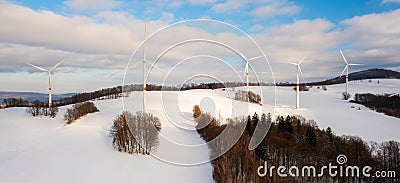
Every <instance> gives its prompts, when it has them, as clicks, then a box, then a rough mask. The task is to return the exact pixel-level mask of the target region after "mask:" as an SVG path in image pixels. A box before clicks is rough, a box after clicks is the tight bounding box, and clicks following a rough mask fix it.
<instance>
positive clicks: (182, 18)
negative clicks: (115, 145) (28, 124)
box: [0, 0, 400, 93]
mask: <svg viewBox="0 0 400 183" xmlns="http://www.w3.org/2000/svg"><path fill="white" fill-rule="evenodd" d="M194 19H196V20H194ZM199 19H201V20H199ZM399 20H400V0H352V1H346V0H336V1H320V0H259V1H252V0H247V1H242V0H175V1H170V0H163V1H161V0H148V1H138V0H97V1H89V0H36V1H27V0H15V1H12V0H9V1H7V0H0V24H1V25H2V26H1V27H0V63H1V64H0V91H35V92H46V91H47V87H48V86H47V85H48V84H47V74H46V73H45V72H42V71H39V70H37V69H35V68H32V67H30V66H28V65H27V64H26V63H31V64H34V65H37V66H40V67H43V68H51V67H53V66H54V65H55V64H56V63H58V62H59V61H60V60H62V59H63V60H64V62H63V63H62V64H61V65H60V66H59V67H58V68H57V69H55V70H54V71H53V73H52V74H53V75H52V81H53V89H54V92H55V93H68V92H83V91H92V90H97V89H100V88H104V87H112V86H116V85H121V84H122V82H123V81H124V82H125V83H142V82H143V81H142V80H143V79H142V78H143V76H142V75H143V70H142V66H141V65H139V64H135V63H138V62H140V61H141V60H142V57H143V55H142V51H143V47H144V44H143V40H144V37H143V35H144V27H145V22H146V25H147V32H146V35H147V37H146V40H147V41H146V59H147V61H148V62H149V63H154V62H156V65H157V66H158V67H159V68H160V69H161V70H164V71H165V72H167V73H168V74H167V75H164V74H163V73H162V72H160V71H157V70H155V69H152V70H151V71H148V73H147V74H148V83H158V84H162V83H165V84H173V85H177V84H184V83H188V82H204V81H244V80H245V78H244V68H245V62H244V60H243V58H247V59H249V58H253V57H258V56H265V57H262V58H261V59H255V60H254V61H250V62H249V63H250V70H251V71H250V72H249V77H250V81H261V82H273V81H276V82H285V81H289V82H294V81H295V79H296V68H295V67H294V66H293V65H289V64H286V63H285V62H298V61H300V60H301V59H303V58H304V62H303V63H302V65H301V69H302V72H303V77H302V79H301V80H302V81H306V82H310V81H318V80H325V79H329V78H332V77H336V76H338V75H340V73H341V72H342V70H343V67H344V62H343V60H342V57H341V55H340V52H339V49H342V50H343V52H344V54H345V56H346V57H347V60H348V61H349V62H351V63H359V64H363V65H362V66H354V67H351V68H350V72H353V71H358V70H363V69H368V68H385V69H393V70H397V71H400V56H399V55H398V52H399V50H400V24H399ZM190 39H207V40H214V42H213V43H211V42H193V43H187V44H186V43H185V44H184V45H182V46H176V47H174V48H173V49H171V50H169V51H168V52H166V53H165V54H164V55H162V56H161V57H160V58H159V60H157V58H158V56H160V54H162V53H163V51H165V50H166V49H168V48H170V47H171V46H172V45H175V44H177V43H179V42H181V41H186V40H190ZM217 42H218V43H221V44H216V43H217ZM229 48H231V49H229ZM232 50H235V51H232ZM239 53H240V54H239ZM240 55H243V57H240ZM156 60H157V61H156ZM127 65H129V70H128V71H127V75H126V77H125V80H124V74H119V75H114V76H112V75H113V73H115V72H118V71H120V70H122V69H125V68H126V67H127Z"/></svg>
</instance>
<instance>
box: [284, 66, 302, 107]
mask: <svg viewBox="0 0 400 183" xmlns="http://www.w3.org/2000/svg"><path fill="white" fill-rule="evenodd" d="M303 61H304V58H303V59H302V60H301V61H300V62H298V63H293V62H287V63H288V64H292V65H295V66H296V67H297V73H296V109H299V108H300V83H299V73H300V74H301V76H302V77H303V72H301V67H300V64H301V63H303ZM303 78H304V77H303Z"/></svg>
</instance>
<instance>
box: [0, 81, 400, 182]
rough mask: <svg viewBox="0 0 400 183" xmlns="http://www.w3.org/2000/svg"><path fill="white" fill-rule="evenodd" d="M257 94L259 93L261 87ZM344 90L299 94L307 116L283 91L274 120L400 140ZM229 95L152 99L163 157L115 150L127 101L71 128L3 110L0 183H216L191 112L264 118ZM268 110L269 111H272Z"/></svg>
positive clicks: (103, 105) (393, 123)
mask: <svg viewBox="0 0 400 183" xmlns="http://www.w3.org/2000/svg"><path fill="white" fill-rule="evenodd" d="M399 85H400V80H380V84H379V85H378V84H377V81H376V80H372V82H371V83H369V82H368V81H363V82H359V81H355V82H351V83H350V93H351V94H353V95H354V93H356V92H357V93H366V92H370V93H393V92H398V91H399V90H400V88H398V86H399ZM251 89H252V90H254V91H255V92H258V90H257V89H256V87H252V88H251ZM268 91H272V90H271V89H269V90H268ZM343 91H344V85H343V84H341V85H333V86H328V90H327V91H323V90H321V89H317V88H316V87H314V88H312V89H311V90H310V91H309V92H302V93H301V94H300V97H301V98H300V107H301V108H302V109H300V110H295V109H293V107H294V105H295V91H294V90H293V88H292V87H277V89H276V94H277V96H276V99H277V101H276V105H277V107H276V110H275V112H276V113H275V115H277V114H280V115H286V114H301V115H303V116H305V117H306V118H307V119H314V120H316V121H317V123H318V125H319V126H320V127H321V128H327V127H328V126H330V127H331V128H332V129H333V131H334V132H335V133H336V134H338V135H343V134H346V135H357V136H360V137H362V138H363V139H364V140H367V141H368V140H374V141H378V142H381V141H387V140H397V141H400V135H399V134H398V132H399V131H400V119H398V118H394V117H389V116H386V115H383V114H380V113H376V112H374V111H371V110H370V109H368V108H366V107H363V106H360V105H357V104H352V103H349V102H346V101H343V100H341V93H342V92H343ZM228 93H229V92H226V91H223V90H222V89H219V90H189V91H183V92H163V93H161V92H159V91H154V92H148V96H147V99H148V103H147V107H148V111H149V112H151V113H153V114H155V115H156V116H158V117H159V118H160V120H161V122H162V130H161V135H160V145H159V148H158V150H157V152H156V153H155V156H157V157H158V158H154V157H151V156H138V155H130V154H124V153H119V152H117V151H116V150H114V149H113V148H112V145H111V138H109V136H108V133H109V128H110V126H111V124H112V120H113V119H114V118H115V117H116V116H117V115H118V114H120V113H121V112H122V110H123V105H122V100H121V99H117V100H105V101H95V104H96V105H97V107H98V108H99V110H100V112H98V113H94V114H89V115H88V116H86V117H84V118H82V119H80V120H79V121H77V122H76V123H74V124H72V125H69V126H64V123H65V122H64V121H63V120H62V116H63V114H64V112H65V110H66V108H67V107H69V106H67V107H61V108H60V111H59V114H58V116H57V117H56V118H55V119H47V118H32V117H31V116H29V115H28V114H27V113H25V109H23V108H10V109H4V110H0V182H21V183H22V182H38V183H39V182H40V183H42V182H96V183H97V182H213V179H212V167H211V165H210V164H209V163H202V162H204V160H207V159H208V157H209V151H208V148H207V146H206V145H204V144H203V143H204V141H203V140H202V139H201V138H200V137H199V135H198V134H197V132H195V131H193V119H192V117H191V116H192V112H191V110H192V107H193V105H196V104H201V106H202V107H203V108H204V109H205V110H206V111H208V112H211V113H213V115H215V116H219V115H220V116H221V117H231V116H237V115H240V114H253V113H254V112H258V113H259V112H260V111H261V106H259V105H257V104H250V105H247V103H243V102H238V101H233V100H232V99H231V96H229V95H228ZM140 99H141V92H133V93H131V94H130V97H128V98H126V99H124V103H125V109H126V110H130V111H132V112H135V111H137V110H139V109H140V107H141V103H139V104H137V103H133V102H132V101H140ZM135 104H136V105H135ZM268 105H269V104H265V105H264V107H266V108H268V109H269V108H271V107H273V106H268ZM351 106H355V108H351ZM232 107H233V108H235V109H232ZM358 107H360V108H361V110H357V108H358ZM238 109H239V110H238ZM176 111H180V112H179V113H177V112H176ZM176 143H179V144H183V145H184V147H185V148H183V146H182V145H177V144H176ZM197 144H203V145H199V146H196V145H197ZM167 162H168V163H167ZM174 163H180V164H193V163H202V164H200V165H196V166H177V165H174Z"/></svg>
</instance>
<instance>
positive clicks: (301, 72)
mask: <svg viewBox="0 0 400 183" xmlns="http://www.w3.org/2000/svg"><path fill="white" fill-rule="evenodd" d="M299 71H300V74H301V77H302V78H303V82H304V83H306V82H305V80H304V75H303V71H301V67H300V66H299Z"/></svg>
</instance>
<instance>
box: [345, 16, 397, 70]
mask: <svg viewBox="0 0 400 183" xmlns="http://www.w3.org/2000/svg"><path fill="white" fill-rule="evenodd" d="M398 17H400V9H398V10H394V11H390V12H384V13H380V14H367V15H363V16H356V17H354V18H350V19H346V20H344V21H342V22H341V25H343V26H344V31H343V34H342V39H343V41H344V42H345V43H347V44H348V45H349V47H348V49H349V50H350V51H349V52H350V54H351V55H353V56H354V57H356V58H357V59H354V60H357V61H359V62H360V61H361V62H363V63H364V64H368V65H372V66H377V65H381V64H382V65H384V64H389V65H396V64H397V65H399V64H398V62H399V60H400V55H398V54H397V53H398V50H399V48H400V24H399V23H398V21H397V20H398Z"/></svg>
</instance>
